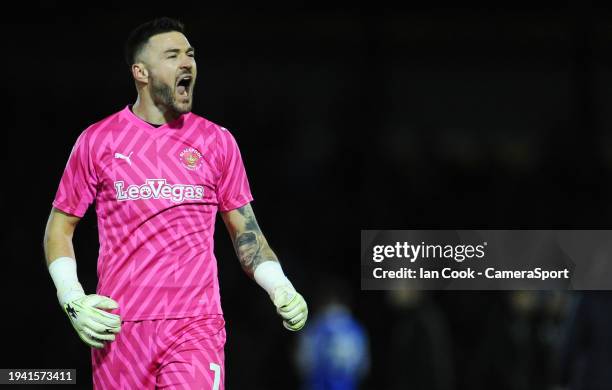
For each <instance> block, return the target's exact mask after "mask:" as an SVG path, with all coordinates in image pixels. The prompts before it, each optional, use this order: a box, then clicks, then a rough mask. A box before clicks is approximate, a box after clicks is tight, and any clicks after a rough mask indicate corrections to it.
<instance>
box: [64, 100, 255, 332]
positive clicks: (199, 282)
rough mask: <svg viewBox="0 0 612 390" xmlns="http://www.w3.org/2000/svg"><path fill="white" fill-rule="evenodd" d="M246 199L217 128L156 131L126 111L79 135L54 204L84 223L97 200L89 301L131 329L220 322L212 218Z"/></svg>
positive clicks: (243, 182)
mask: <svg viewBox="0 0 612 390" xmlns="http://www.w3.org/2000/svg"><path fill="white" fill-rule="evenodd" d="M251 200H253V198H252V196H251V192H250V189H249V183H248V181H247V177H246V173H245V170H244V165H243V163H242V158H241V156H240V151H239V150H238V146H237V144H236V141H235V140H234V137H233V136H232V135H231V134H230V133H229V132H228V131H227V130H226V129H225V128H223V127H220V126H218V125H216V124H214V123H212V122H210V121H208V120H206V119H204V118H202V117H200V116H197V115H195V114H192V113H188V114H184V115H182V116H181V117H180V118H178V119H177V120H175V121H173V122H171V123H167V124H165V125H163V126H161V127H158V128H156V127H154V126H152V125H150V124H148V123H146V122H144V121H143V120H141V119H140V118H138V117H137V116H136V115H134V114H133V113H132V111H131V110H130V107H129V106H128V107H126V108H125V109H123V110H122V111H120V112H118V113H116V114H114V115H112V116H110V117H108V118H106V119H104V120H102V121H100V122H98V123H96V124H94V125H92V126H90V127H89V128H87V129H86V130H85V131H83V132H82V133H81V135H80V136H79V138H78V139H77V141H76V144H75V145H74V147H73V149H72V152H71V154H70V158H69V160H68V163H67V165H66V169H65V171H64V174H63V176H62V179H61V182H60V185H59V189H58V191H57V194H56V196H55V200H54V201H53V206H54V207H56V208H58V209H60V210H62V211H64V212H66V213H68V214H73V215H76V216H78V217H82V216H83V215H84V214H85V211H86V210H87V208H88V206H89V205H90V204H91V203H92V202H94V201H95V203H96V213H97V216H98V231H99V238H100V252H99V257H98V289H97V293H98V294H100V295H105V296H109V297H111V298H113V299H114V300H116V301H117V302H118V303H119V309H118V310H116V311H114V312H116V313H118V314H120V315H121V317H122V319H123V320H128V321H133V320H145V319H162V318H181V317H191V316H199V315H209V314H222V311H221V302H220V298H219V282H218V278H217V262H216V259H215V255H214V253H213V247H214V245H213V233H214V227H215V218H216V213H217V210H220V211H228V210H232V209H235V208H238V207H241V206H243V205H245V204H247V203H248V202H250V201H251Z"/></svg>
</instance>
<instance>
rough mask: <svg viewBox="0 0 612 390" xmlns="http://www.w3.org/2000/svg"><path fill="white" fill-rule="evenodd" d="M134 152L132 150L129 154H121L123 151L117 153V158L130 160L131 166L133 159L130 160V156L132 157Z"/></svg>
mask: <svg viewBox="0 0 612 390" xmlns="http://www.w3.org/2000/svg"><path fill="white" fill-rule="evenodd" d="M132 153H134V152H130V154H129V155H127V156H126V155H125V154H121V153H115V158H120V159H122V160H125V161H127V162H128V164H130V166H131V165H132V160H130V157H132Z"/></svg>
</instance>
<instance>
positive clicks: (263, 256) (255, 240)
mask: <svg viewBox="0 0 612 390" xmlns="http://www.w3.org/2000/svg"><path fill="white" fill-rule="evenodd" d="M234 249H235V250H236V255H237V256H238V260H239V261H240V265H241V267H242V269H243V270H244V272H246V273H247V275H249V276H250V277H251V278H253V277H254V274H255V269H257V267H258V266H259V265H260V264H261V263H264V262H266V261H274V262H277V263H278V262H279V261H278V257H277V256H276V254H275V253H274V251H273V250H272V248H270V245H268V242H267V241H266V238H265V237H264V236H263V234H261V233H258V232H255V231H247V232H244V233H242V234H239V235H238V236H237V237H236V240H235V241H234Z"/></svg>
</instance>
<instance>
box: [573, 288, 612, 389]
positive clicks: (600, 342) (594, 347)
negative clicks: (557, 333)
mask: <svg viewBox="0 0 612 390" xmlns="http://www.w3.org/2000/svg"><path fill="white" fill-rule="evenodd" d="M561 373H562V378H561V379H562V384H563V385H565V386H567V388H568V389H569V390H604V389H606V390H607V389H610V388H612V292H610V291H596V292H584V293H582V294H581V295H580V296H579V297H577V299H576V301H575V302H574V306H573V310H572V312H571V314H570V318H569V321H568V323H567V332H566V336H565V337H564V343H563V352H562V361H561Z"/></svg>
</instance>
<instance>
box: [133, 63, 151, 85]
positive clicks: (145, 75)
mask: <svg viewBox="0 0 612 390" xmlns="http://www.w3.org/2000/svg"><path fill="white" fill-rule="evenodd" d="M132 76H133V77H134V80H136V81H138V82H141V83H144V84H147V83H148V82H149V71H148V70H147V67H146V65H145V64H144V63H142V62H137V63H135V64H133V65H132Z"/></svg>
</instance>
